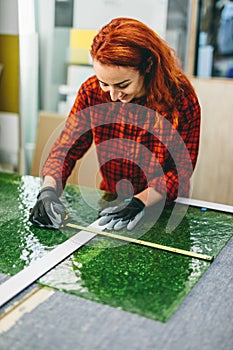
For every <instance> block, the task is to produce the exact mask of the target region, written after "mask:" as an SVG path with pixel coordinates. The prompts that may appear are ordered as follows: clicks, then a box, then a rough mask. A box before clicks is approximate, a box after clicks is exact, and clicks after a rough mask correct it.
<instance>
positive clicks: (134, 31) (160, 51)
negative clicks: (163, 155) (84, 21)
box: [90, 17, 195, 127]
mask: <svg viewBox="0 0 233 350" xmlns="http://www.w3.org/2000/svg"><path fill="white" fill-rule="evenodd" d="M90 53H91V56H92V58H93V59H95V60H97V61H99V62H100V63H102V64H107V65H117V66H125V67H132V68H135V69H136V70H138V71H139V72H140V74H142V75H143V76H144V77H145V78H144V79H145V87H146V98H147V107H149V108H151V109H153V110H156V111H158V112H160V113H162V114H163V115H164V114H172V116H173V124H174V126H175V127H177V125H178V111H177V110H176V100H177V99H178V98H179V96H180V94H182V93H183V91H184V90H185V91H187V92H191V93H193V94H195V92H194V89H193V87H192V85H191V83H190V82H189V80H188V78H187V77H186V75H185V73H184V72H183V70H182V68H181V65H180V62H179V59H178V57H177V55H176V53H175V51H174V50H173V49H172V48H171V47H169V45H168V44H167V43H166V42H165V41H164V40H163V39H162V38H161V37H160V36H159V35H158V34H157V33H155V32H154V31H153V30H152V29H150V28H149V27H147V26H146V25H145V24H143V23H142V22H140V21H138V20H135V19H132V18H123V17H122V18H115V19H113V20H112V21H111V22H110V23H108V24H107V25H105V26H104V27H103V28H102V29H101V30H100V31H99V33H98V34H97V35H96V36H95V38H94V40H93V43H92V47H91V52H90Z"/></svg>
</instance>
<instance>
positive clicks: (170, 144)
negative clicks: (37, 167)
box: [42, 76, 200, 204]
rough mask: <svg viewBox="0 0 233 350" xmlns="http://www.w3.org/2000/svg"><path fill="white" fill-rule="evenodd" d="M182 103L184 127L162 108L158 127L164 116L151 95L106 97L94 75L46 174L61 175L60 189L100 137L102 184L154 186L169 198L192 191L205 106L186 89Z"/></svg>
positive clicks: (111, 188) (126, 190)
mask: <svg viewBox="0 0 233 350" xmlns="http://www.w3.org/2000/svg"><path fill="white" fill-rule="evenodd" d="M88 107H89V108H88ZM176 107H177V109H178V111H179V120H178V129H177V130H176V129H175V128H174V127H173V126H172V119H171V116H170V115H168V114H166V113H161V115H162V118H161V120H162V124H160V127H159V128H158V127H157V126H155V122H156V118H157V117H159V116H158V114H157V113H156V112H155V111H153V110H151V109H148V108H147V107H146V99H145V97H142V98H138V99H135V100H133V101H131V103H127V104H123V103H120V102H108V103H106V99H105V98H104V94H103V92H102V91H101V89H100V86H99V82H98V80H97V78H96V77H95V76H93V77H90V78H89V79H88V80H87V81H86V82H85V83H83V84H82V86H81V87H80V89H79V92H78V94H77V97H76V100H75V103H74V105H73V107H72V109H71V112H70V114H69V116H68V118H67V121H66V125H65V128H64V129H63V131H62V133H61V135H60V137H59V138H58V139H57V141H56V142H55V144H54V146H53V147H52V149H51V152H50V154H49V157H48V159H47V161H46V162H45V164H44V167H43V170H42V175H43V176H46V175H50V176H52V177H53V178H54V179H55V180H56V182H57V189H58V193H59V194H60V193H61V192H62V190H63V188H64V186H65V184H66V181H67V178H68V176H69V175H70V173H71V171H72V169H73V167H74V165H75V162H76V161H77V160H78V159H80V158H81V157H82V156H83V155H84V154H85V152H86V151H87V150H88V149H89V147H90V146H91V144H92V142H93V140H94V143H95V145H96V151H97V156H98V160H99V164H100V171H101V174H102V177H103V180H102V183H101V189H102V190H105V191H107V192H111V193H116V192H118V194H119V193H121V194H122V195H124V197H127V196H128V195H132V193H134V194H137V193H139V192H141V191H143V190H144V189H146V188H147V187H153V188H154V189H155V190H156V191H158V192H160V193H161V194H162V195H165V196H166V203H167V204H170V203H171V202H172V201H173V200H174V199H175V198H176V197H177V196H178V195H179V196H187V195H188V192H189V179H190V177H191V175H192V172H193V169H194V167H195V164H196V160H197V154H198V146H199V134H200V106H199V103H198V100H197V97H196V96H193V95H190V94H189V95H187V94H185V93H184V94H183V96H181V97H180V99H179V101H178V104H177V106H176ZM156 125H157V124H156ZM93 176H95V174H93ZM123 180H124V181H123Z"/></svg>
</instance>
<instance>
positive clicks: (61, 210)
mask: <svg viewBox="0 0 233 350" xmlns="http://www.w3.org/2000/svg"><path fill="white" fill-rule="evenodd" d="M68 217H69V216H68V211H67V209H66V207H65V206H64V205H63V204H62V202H61V201H60V199H59V198H58V196H57V193H56V190H55V188H53V187H51V186H47V187H44V188H42V190H41V191H40V192H39V194H38V196H37V202H36V204H35V206H34V207H33V208H32V209H31V211H30V216H29V221H30V222H31V223H32V224H33V225H34V226H36V227H45V228H54V229H59V228H60V227H61V226H62V225H63V224H64V223H65V222H66V221H67V220H68Z"/></svg>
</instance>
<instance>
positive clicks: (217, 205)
mask: <svg viewBox="0 0 233 350" xmlns="http://www.w3.org/2000/svg"><path fill="white" fill-rule="evenodd" d="M176 203H179V204H185V205H191V206H195V207H201V208H206V209H212V210H218V211H225V212H227V213H233V206H231V205H226V204H220V203H213V202H207V201H202V200H198V199H192V198H183V197H178V198H177V199H176Z"/></svg>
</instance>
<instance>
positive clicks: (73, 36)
mask: <svg viewBox="0 0 233 350" xmlns="http://www.w3.org/2000/svg"><path fill="white" fill-rule="evenodd" d="M97 32H98V31H97V30H84V29H71V31H70V47H71V48H78V49H88V50H89V49H90V47H91V44H92V41H93V38H94V36H95V35H96V34H97Z"/></svg>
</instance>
